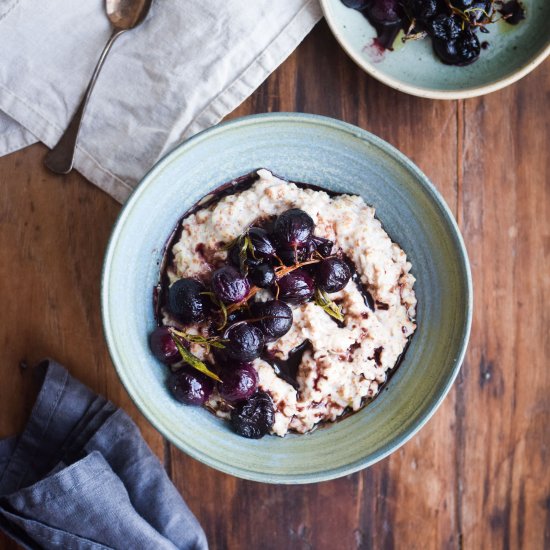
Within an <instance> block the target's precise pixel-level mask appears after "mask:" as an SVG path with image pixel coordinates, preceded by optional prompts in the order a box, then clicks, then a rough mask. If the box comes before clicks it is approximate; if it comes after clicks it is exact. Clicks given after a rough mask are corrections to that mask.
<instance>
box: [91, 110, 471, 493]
mask: <svg viewBox="0 0 550 550" xmlns="http://www.w3.org/2000/svg"><path fill="white" fill-rule="evenodd" d="M260 167H266V168H269V169H271V170H272V171H273V172H274V173H276V174H278V175H280V176H283V177H285V178H288V179H290V180H297V181H304V182H309V183H312V184H316V185H320V186H323V187H325V188H329V189H332V190H334V191H338V192H346V193H354V194H359V195H361V196H362V197H364V199H365V201H366V202H367V203H369V204H371V205H374V206H375V207H376V212H377V216H378V217H379V219H380V220H381V221H382V223H383V225H384V227H385V229H386V230H387V232H388V233H389V235H390V236H391V238H392V239H393V240H394V241H396V242H397V243H399V244H400V245H401V247H402V248H403V249H404V250H405V251H406V253H407V255H408V257H409V258H410V261H411V262H412V264H413V274H414V275H415V277H416V278H417V282H416V284H415V290H416V294H417V297H418V317H417V322H418V329H417V331H416V333H415V335H414V337H413V338H412V342H411V345H410V347H409V349H408V351H407V353H406V355H405V359H404V361H403V363H402V364H401V366H400V367H399V369H398V370H397V371H396V373H395V375H394V376H393V377H392V378H391V380H390V382H389V384H388V385H387V386H386V389H385V391H383V392H382V393H381V395H380V396H379V397H378V398H377V399H375V400H374V401H373V402H372V403H371V404H369V405H368V406H367V407H365V408H364V409H362V410H361V411H359V412H357V413H355V414H353V415H351V416H349V417H348V418H345V419H344V420H342V421H340V422H337V423H335V424H331V425H327V426H325V427H322V428H320V429H318V430H317V431H315V432H313V433H311V434H307V435H289V436H287V437H285V438H279V437H275V436H268V437H264V438H263V439H260V440H250V439H245V438H243V437H240V436H238V435H236V434H234V433H233V432H232V431H231V429H230V427H229V425H228V423H227V422H225V421H223V420H220V419H218V418H216V417H215V416H213V415H212V414H211V413H209V412H207V411H206V410H205V409H203V408H196V407H191V406H184V405H181V404H179V403H177V402H176V401H175V400H174V399H172V397H171V396H170V395H169V393H168V392H167V390H166V388H165V378H166V375H167V369H166V367H164V366H163V365H161V364H160V363H159V362H158V361H156V360H155V359H154V358H153V356H152V355H151V353H150V351H149V348H148V344H147V339H148V338H147V337H148V334H149V333H150V332H151V331H152V330H153V329H154V327H155V320H154V316H153V300H152V297H153V287H154V286H155V284H156V282H157V280H158V274H159V273H158V272H159V261H160V259H161V256H162V252H163V246H164V244H165V242H166V240H167V239H168V237H169V235H170V233H171V231H172V229H173V228H174V227H175V225H176V223H177V222H178V220H179V219H180V217H181V215H182V214H183V213H184V212H186V211H187V210H188V209H189V208H190V207H191V206H192V205H193V204H194V203H195V202H197V200H199V199H200V198H202V197H203V196H204V195H205V194H207V193H208V192H210V191H212V190H213V189H215V188H216V187H218V186H219V185H221V184H223V183H224V182H227V181H229V180H231V179H232V178H235V177H237V176H240V175H243V174H246V173H248V172H250V171H252V170H254V169H257V168H260ZM101 300H102V314H103V323H104V329H105V336H106V339H107V343H108V346H109V350H110V353H111V357H112V359H113V362H114V365H115V367H116V369H117V372H118V374H119V376H120V379H121V380H122V383H123V384H124V386H125V387H126V389H127V390H128V392H129V394H130V396H131V397H132V399H133V400H134V402H135V403H136V405H137V406H138V407H139V409H140V410H141V411H142V412H143V414H144V415H145V416H146V417H147V418H148V419H149V421H150V422H151V423H152V424H153V425H154V426H155V427H156V428H157V429H158V430H159V431H160V432H161V433H162V434H163V435H164V436H165V437H166V438H167V439H168V440H170V441H171V442H172V443H173V444H174V445H176V446H177V447H179V448H180V449H182V450H183V451H185V452H186V453H188V454H189V455H191V456H192V457H194V458H196V459H198V460H200V461H202V462H204V463H205V464H208V465H210V466H212V467H214V468H217V469H219V470H222V471H223V472H227V473H229V474H233V475H235V476H239V477H243V478H247V479H253V480H257V481H263V482H273V483H306V482H313V481H321V480H326V479H330V478H334V477H338V476H343V475H346V474H349V473H351V472H354V471H356V470H359V469H361V468H364V467H365V466H368V465H370V464H373V463H374V462H376V461H377V460H380V459H381V458H383V457H385V456H387V455H388V454H389V453H391V452H392V451H394V450H395V449H397V448H398V447H399V446H400V445H402V444H403V443H404V442H405V441H407V440H408V439H409V438H410V437H411V436H412V435H413V434H414V433H415V432H416V431H417V430H419V429H420V428H421V426H423V425H424V423H425V422H426V421H427V420H428V418H429V417H430V416H431V415H432V414H433V413H434V411H435V410H436V408H437V407H438V406H439V404H440V403H441V401H442V399H443V398H444V396H445V394H446V393H447V392H448V391H449V388H450V387H451V384H452V382H453V380H454V379H455V377H456V375H457V372H458V370H459V367H460V363H461V361H462V358H463V356H464V352H465V349H466V344H467V340H468V335H469V331H470V323H471V312H472V288H471V278H470V269H469V264H468V259H467V255H466V250H465V248H464V243H463V242H462V238H461V236H460V233H459V230H458V228H457V225H456V223H455V221H454V218H453V216H452V214H451V212H450V211H449V209H448V207H447V206H446V205H445V203H444V201H443V199H442V198H441V196H440V195H439V193H438V192H437V191H436V190H435V188H434V187H433V186H432V184H431V183H430V182H429V181H428V180H427V178H426V176H424V175H423V174H422V172H420V170H419V169H418V168H417V167H416V166H415V165H414V164H413V163H412V162H411V161H409V160H408V159H407V158H406V157H405V156H404V155H402V154H401V153H400V152H398V151H397V150H396V149H394V148H393V147H392V146H390V145H389V144H387V143H386V142H384V141H382V140H381V139H379V138H377V137H375V136H373V135H372V134H369V133H368V132H365V131H364V130H361V129H360V128H357V127H355V126H351V125H349V124H345V123H343V122H339V121H336V120H332V119H329V118H324V117H319V116H313V115H304V114H290V113H288V114H285V113H279V114H266V115H257V116H251V117H245V118H242V119H238V120H234V121H231V122H227V123H225V124H220V125H219V126H216V127H214V128H212V129H209V130H207V131H205V132H202V133H201V134H199V135H197V136H195V137H193V138H192V139H190V140H189V141H187V142H185V143H184V144H182V145H181V146H180V147H178V148H177V149H176V150H175V151H173V152H172V153H171V154H169V155H168V156H167V157H165V158H164V159H163V160H161V161H160V162H159V163H158V164H157V165H156V166H155V167H154V168H153V169H152V170H151V171H150V172H149V174H147V176H146V177H145V178H144V179H143V181H142V182H141V184H140V185H139V187H138V188H137V189H136V191H135V192H134V194H133V195H132V196H131V197H130V199H129V200H128V202H127V203H126V205H125V207H124V209H123V210H122V212H121V214H120V217H119V219H118V221H117V223H116V225H115V227H114V230H113V233H112V236H111V240H110V243H109V246H108V250H107V254H106V258H105V264H104V270H103V280H102V290H101Z"/></svg>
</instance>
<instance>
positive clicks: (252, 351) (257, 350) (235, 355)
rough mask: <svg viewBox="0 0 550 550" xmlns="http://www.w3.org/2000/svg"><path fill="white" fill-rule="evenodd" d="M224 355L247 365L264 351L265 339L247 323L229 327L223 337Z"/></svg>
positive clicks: (256, 329) (259, 331)
mask: <svg viewBox="0 0 550 550" xmlns="http://www.w3.org/2000/svg"><path fill="white" fill-rule="evenodd" d="M223 337H224V339H225V340H227V342H225V354H226V356H227V357H228V358H229V359H233V360H234V361H241V362H243V363H247V362H249V361H253V360H254V359H256V357H259V356H260V355H261V353H262V350H263V349H264V344H265V339H264V335H263V333H262V331H261V330H260V329H259V328H258V327H255V326H253V325H250V324H248V323H243V322H241V323H237V324H235V325H232V326H230V327H229V328H228V329H227V330H226V331H225V333H224V335H223Z"/></svg>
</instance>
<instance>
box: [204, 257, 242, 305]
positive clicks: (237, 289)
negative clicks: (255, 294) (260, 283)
mask: <svg viewBox="0 0 550 550" xmlns="http://www.w3.org/2000/svg"><path fill="white" fill-rule="evenodd" d="M212 290H213V291H214V294H215V295H216V296H217V297H218V298H219V299H220V300H221V301H222V302H225V303H226V304H233V303H235V302H240V301H241V300H243V299H244V298H245V297H246V295H247V294H248V291H249V290H250V284H249V283H248V281H247V280H246V278H245V277H244V276H243V275H241V273H240V272H239V271H238V270H237V269H235V268H234V267H233V266H230V265H226V266H224V267H221V268H220V269H218V270H216V271H214V275H212Z"/></svg>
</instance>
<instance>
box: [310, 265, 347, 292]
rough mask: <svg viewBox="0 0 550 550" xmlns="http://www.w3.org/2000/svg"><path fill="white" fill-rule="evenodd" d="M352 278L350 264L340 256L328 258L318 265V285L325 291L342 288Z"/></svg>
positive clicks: (334, 290) (336, 290)
mask: <svg viewBox="0 0 550 550" xmlns="http://www.w3.org/2000/svg"><path fill="white" fill-rule="evenodd" d="M350 278H351V270H350V268H349V266H348V264H347V263H346V262H345V261H344V260H341V259H340V258H327V259H325V260H323V261H322V262H321V263H320V264H319V265H318V267H317V277H316V282H317V286H318V287H319V288H320V289H321V290H324V291H325V292H338V291H340V290H342V289H343V288H344V287H345V286H346V285H347V284H348V282H349V280H350Z"/></svg>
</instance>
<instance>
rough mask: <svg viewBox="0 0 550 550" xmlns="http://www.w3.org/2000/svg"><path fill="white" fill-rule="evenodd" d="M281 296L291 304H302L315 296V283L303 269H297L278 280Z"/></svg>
mask: <svg viewBox="0 0 550 550" xmlns="http://www.w3.org/2000/svg"><path fill="white" fill-rule="evenodd" d="M278 285H279V298H280V299H281V300H283V301H284V302H288V303H289V304H302V303H303V302H307V301H308V300H310V299H311V298H312V297H313V294H314V293H315V283H314V282H313V279H312V278H311V277H310V276H309V275H308V274H307V273H306V272H305V271H304V270H303V269H295V270H294V271H291V272H290V273H289V274H288V275H285V276H284V277H282V278H281V279H279V281H278Z"/></svg>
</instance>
